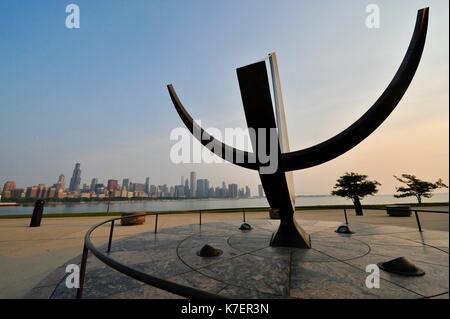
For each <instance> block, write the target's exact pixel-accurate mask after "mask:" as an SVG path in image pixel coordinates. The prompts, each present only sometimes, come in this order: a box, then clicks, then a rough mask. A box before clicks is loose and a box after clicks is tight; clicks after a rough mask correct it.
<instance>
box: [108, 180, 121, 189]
mask: <svg viewBox="0 0 450 319" xmlns="http://www.w3.org/2000/svg"><path fill="white" fill-rule="evenodd" d="M118 186H119V181H118V180H117V179H108V189H109V190H110V191H114V190H116V189H117V187H118Z"/></svg>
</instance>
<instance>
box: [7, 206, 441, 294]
mask: <svg viewBox="0 0 450 319" xmlns="http://www.w3.org/2000/svg"><path fill="white" fill-rule="evenodd" d="M434 209H435V208H433V210H434ZM296 215H297V218H299V219H300V220H302V219H303V220H323V221H343V220H344V217H343V212H342V210H314V211H311V210H309V211H301V212H298V213H297V214H296ZM420 216H421V222H422V227H423V228H425V229H430V230H444V231H448V227H449V220H448V215H445V214H427V213H422V214H421V215H420ZM246 217H247V219H248V220H252V219H267V213H247V214H246ZM348 217H349V222H350V223H368V224H374V225H396V226H404V227H413V228H416V227H417V226H416V221H415V218H414V217H413V216H412V217H409V218H393V217H388V216H387V215H386V213H385V212H382V211H366V212H365V216H362V217H356V216H355V215H354V212H351V211H350V212H349V213H348ZM240 218H242V215H241V214H240V213H239V214H238V213H227V214H204V215H203V216H202V221H203V222H204V223H206V222H216V221H228V220H239V219H240ZM105 219H107V218H105V217H72V218H44V219H43V222H42V226H41V227H39V228H29V227H28V225H29V219H27V218H20V219H0V273H1V274H2V276H1V277H0V298H22V297H24V296H25V295H26V294H27V292H29V291H30V290H31V288H33V287H34V286H35V285H37V284H38V283H39V282H40V281H41V280H42V279H43V278H45V277H46V276H48V275H49V274H50V273H51V272H52V271H53V270H54V269H56V268H57V267H58V266H61V265H62V264H64V263H65V262H66V261H67V260H69V259H72V258H74V257H75V256H77V255H79V254H81V250H82V245H83V238H84V235H85V233H86V231H87V230H88V229H89V228H90V226H92V225H94V224H97V223H99V222H101V221H103V220H105ZM198 220H199V219H198V214H192V215H191V214H186V215H167V216H160V217H159V222H158V228H167V227H175V226H180V225H186V224H192V223H197V222H198ZM153 228H154V217H152V216H148V217H147V222H146V223H145V224H144V225H142V226H133V227H116V229H115V234H114V238H115V239H119V238H123V237H127V236H129V235H132V234H137V233H140V232H147V231H149V230H150V231H151V230H153ZM108 232H109V228H108V227H103V228H101V229H99V230H98V231H97V232H96V233H95V235H94V236H93V239H94V241H95V243H96V244H99V245H100V244H104V243H105V242H106V240H107V237H108Z"/></svg>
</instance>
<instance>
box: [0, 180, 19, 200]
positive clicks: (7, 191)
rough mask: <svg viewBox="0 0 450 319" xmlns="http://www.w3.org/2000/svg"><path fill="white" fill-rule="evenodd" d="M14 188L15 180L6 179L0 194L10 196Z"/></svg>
mask: <svg viewBox="0 0 450 319" xmlns="http://www.w3.org/2000/svg"><path fill="white" fill-rule="evenodd" d="M15 188H16V182H14V181H7V182H6V183H5V184H4V185H3V190H2V192H1V194H2V195H3V196H4V197H5V198H8V197H11V192H12V191H13V190H14V189H15Z"/></svg>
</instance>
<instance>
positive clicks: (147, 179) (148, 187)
mask: <svg viewBox="0 0 450 319" xmlns="http://www.w3.org/2000/svg"><path fill="white" fill-rule="evenodd" d="M145 192H146V193H147V194H149V193H150V177H146V178H145Z"/></svg>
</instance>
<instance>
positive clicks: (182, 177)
mask: <svg viewBox="0 0 450 319" xmlns="http://www.w3.org/2000/svg"><path fill="white" fill-rule="evenodd" d="M180 185H183V186H184V176H181V183H180Z"/></svg>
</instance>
